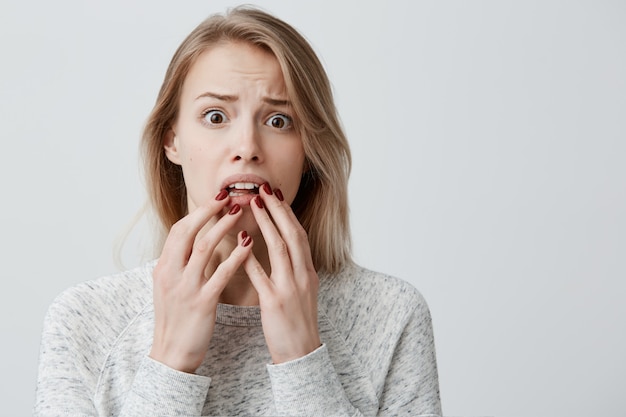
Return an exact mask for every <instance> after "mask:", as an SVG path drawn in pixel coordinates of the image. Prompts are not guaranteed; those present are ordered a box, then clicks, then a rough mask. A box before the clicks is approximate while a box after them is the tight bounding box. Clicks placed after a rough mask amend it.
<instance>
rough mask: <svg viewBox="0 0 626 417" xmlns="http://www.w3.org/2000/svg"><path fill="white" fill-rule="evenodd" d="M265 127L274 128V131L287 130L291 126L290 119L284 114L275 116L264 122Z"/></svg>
mask: <svg viewBox="0 0 626 417" xmlns="http://www.w3.org/2000/svg"><path fill="white" fill-rule="evenodd" d="M265 124H266V125H268V126H271V127H275V128H276V129H281V130H285V129H289V128H290V127H291V125H292V124H293V121H292V120H291V117H289V116H285V115H284V114H275V115H273V116H272V117H270V118H269V119H267V122H265Z"/></svg>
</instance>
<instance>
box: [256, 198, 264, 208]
mask: <svg viewBox="0 0 626 417" xmlns="http://www.w3.org/2000/svg"><path fill="white" fill-rule="evenodd" d="M254 202H255V203H256V206H257V207H258V208H263V200H261V196H256V197H255V198H254Z"/></svg>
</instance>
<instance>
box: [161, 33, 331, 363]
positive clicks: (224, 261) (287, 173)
mask: <svg viewBox="0 0 626 417" xmlns="http://www.w3.org/2000/svg"><path fill="white" fill-rule="evenodd" d="M294 123H297V121H296V120H294V118H293V115H292V111H291V106H290V104H289V97H287V94H286V89H285V84H284V79H283V75H282V72H281V69H280V66H279V64H278V62H277V60H276V59H275V57H274V56H273V55H271V54H269V53H267V52H265V51H262V50H260V49H258V48H255V47H253V46H250V45H247V44H243V43H221V44H218V45H216V46H214V47H213V48H210V49H209V50H207V51H205V52H204V53H203V54H202V55H200V56H199V58H198V60H197V61H196V62H195V63H194V65H193V66H192V68H191V69H190V72H189V73H188V74H187V77H186V78H185V82H184V85H183V90H182V94H181V99H180V109H179V117H178V119H177V120H176V122H175V124H174V126H172V129H171V131H170V132H169V134H168V136H167V138H166V141H165V153H166V156H167V157H168V158H169V159H170V161H172V162H173V163H175V164H178V165H180V166H181V167H182V170H183V175H184V179H185V185H186V188H187V195H188V207H189V212H190V214H189V215H187V216H185V217H184V218H183V219H181V220H180V221H179V222H178V223H176V224H175V225H174V227H173V228H172V229H171V231H170V233H169V236H168V238H167V240H166V243H165V246H164V249H163V253H162V255H161V257H160V259H159V262H158V264H157V266H156V268H155V270H154V274H153V276H154V284H155V285H154V305H155V332H154V342H153V346H152V351H151V353H150V356H151V357H152V358H153V359H155V360H158V361H160V362H162V363H164V364H166V365H168V366H170V367H172V368H174V369H178V370H181V371H184V372H194V371H195V369H197V367H198V366H199V365H200V364H201V362H202V360H203V358H204V356H205V354H206V351H207V349H208V346H209V344H210V340H211V336H212V334H213V329H214V325H215V316H216V309H217V304H218V302H225V303H230V304H239V305H255V304H258V305H260V308H261V319H262V324H263V331H264V334H265V339H266V342H267V347H268V350H269V352H270V355H271V357H272V361H273V362H274V363H282V362H286V361H290V360H294V359H297V358H299V357H302V356H304V355H306V354H308V353H310V352H312V351H313V350H315V349H317V348H318V347H319V346H320V344H321V343H320V338H319V332H318V328H317V292H318V285H319V280H318V276H317V274H316V272H315V268H314V267H313V262H312V259H311V252H310V248H309V244H308V240H307V235H306V232H305V230H304V229H303V228H302V226H301V225H300V223H299V222H298V219H297V218H296V216H295V215H294V213H293V212H292V210H291V207H290V206H289V204H290V203H291V202H292V201H293V199H294V198H295V195H296V193H297V190H298V187H299V185H300V178H301V176H302V172H303V167H304V150H303V146H302V142H301V140H300V137H299V135H298V134H297V130H296V129H295V128H294ZM238 181H245V182H255V183H258V184H259V185H261V184H262V183H266V184H267V185H265V186H262V187H260V189H259V191H258V193H259V194H258V195H256V194H245V195H241V196H233V197H229V196H227V197H225V198H223V197H224V194H223V193H221V195H220V192H221V190H222V189H223V188H224V187H226V186H228V185H229V184H230V183H233V182H238ZM276 190H278V191H276ZM279 197H281V198H279ZM237 207H240V209H237ZM243 231H245V234H244V233H243ZM248 235H249V236H250V237H251V239H250V238H246V236H248Z"/></svg>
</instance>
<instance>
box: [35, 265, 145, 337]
mask: <svg viewBox="0 0 626 417" xmlns="http://www.w3.org/2000/svg"><path fill="white" fill-rule="evenodd" d="M153 267H154V262H150V263H148V264H146V265H144V266H141V267H138V268H135V269H131V270H128V271H124V272H119V273H116V274H113V275H109V276H104V277H100V278H97V279H94V280H90V281H85V282H83V283H80V284H78V285H75V286H73V287H70V288H68V289H66V290H65V291H63V292H62V293H61V294H59V295H58V296H57V297H56V298H55V300H54V301H53V302H52V304H51V305H50V307H49V308H48V312H47V314H46V327H47V328H50V327H54V328H56V330H57V332H59V333H63V334H65V335H66V337H69V338H73V337H77V336H80V335H81V334H86V333H89V334H93V333H114V332H116V331H119V328H118V327H119V326H125V325H126V324H127V323H128V322H129V321H131V320H132V318H133V317H134V316H135V315H136V314H137V313H138V312H139V311H141V310H142V309H143V308H144V307H145V305H146V304H147V303H149V302H150V301H151V300H152V291H151V288H152V278H151V277H152V269H153Z"/></svg>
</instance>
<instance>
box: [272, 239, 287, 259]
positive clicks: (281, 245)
mask: <svg viewBox="0 0 626 417" xmlns="http://www.w3.org/2000/svg"><path fill="white" fill-rule="evenodd" d="M273 247H274V250H275V251H276V253H277V254H278V255H279V256H284V255H289V249H288V248H287V244H286V243H285V242H284V241H282V240H279V241H277V242H276V243H274V245H273Z"/></svg>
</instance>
